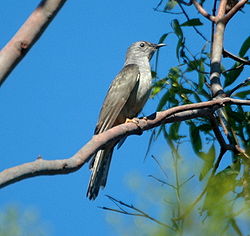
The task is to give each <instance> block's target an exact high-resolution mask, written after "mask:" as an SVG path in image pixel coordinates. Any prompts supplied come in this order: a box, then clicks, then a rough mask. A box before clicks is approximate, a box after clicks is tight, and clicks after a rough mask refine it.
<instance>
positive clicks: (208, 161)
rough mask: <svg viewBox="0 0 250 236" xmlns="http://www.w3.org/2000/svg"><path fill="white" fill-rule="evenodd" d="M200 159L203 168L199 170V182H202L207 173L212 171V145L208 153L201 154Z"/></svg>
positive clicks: (213, 150) (213, 148)
mask: <svg viewBox="0 0 250 236" xmlns="http://www.w3.org/2000/svg"><path fill="white" fill-rule="evenodd" d="M201 157H202V159H203V160H204V164H203V167H202V169H201V173H200V177H199V180H203V179H204V177H206V175H207V173H208V172H209V171H210V170H211V169H212V167H213V163H214V159H215V147H214V144H212V145H211V147H210V149H209V150H208V153H203V154H202V155H201Z"/></svg>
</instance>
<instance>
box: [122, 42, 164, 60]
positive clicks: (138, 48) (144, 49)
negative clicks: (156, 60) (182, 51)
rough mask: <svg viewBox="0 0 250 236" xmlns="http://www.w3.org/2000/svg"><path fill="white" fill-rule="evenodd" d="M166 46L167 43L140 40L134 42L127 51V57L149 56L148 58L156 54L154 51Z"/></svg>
mask: <svg viewBox="0 0 250 236" xmlns="http://www.w3.org/2000/svg"><path fill="white" fill-rule="evenodd" d="M163 46H165V44H163V43H160V44H155V43H150V42H146V41H138V42H135V43H133V44H132V45H131V46H130V47H129V48H128V51H127V56H126V58H127V59H128V58H143V57H147V58H148V60H150V59H151V58H152V56H153V55H154V52H155V51H156V50H157V49H158V48H160V47H163Z"/></svg>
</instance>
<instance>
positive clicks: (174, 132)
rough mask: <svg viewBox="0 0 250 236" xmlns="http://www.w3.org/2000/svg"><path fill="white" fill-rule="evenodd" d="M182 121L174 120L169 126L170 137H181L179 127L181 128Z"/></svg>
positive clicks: (176, 138) (174, 138) (175, 138)
mask: <svg viewBox="0 0 250 236" xmlns="http://www.w3.org/2000/svg"><path fill="white" fill-rule="evenodd" d="M180 125H181V122H174V123H172V124H171V125H170V128H169V137H170V138H171V139H172V140H178V139H179V138H180V136H179V128H180Z"/></svg>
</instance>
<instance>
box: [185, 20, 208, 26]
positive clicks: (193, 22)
mask: <svg viewBox="0 0 250 236" xmlns="http://www.w3.org/2000/svg"><path fill="white" fill-rule="evenodd" d="M199 25H203V23H202V22H201V21H200V19H199V18H194V19H190V20H188V21H186V22H184V23H183V24H181V26H199Z"/></svg>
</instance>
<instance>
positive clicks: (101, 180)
mask: <svg viewBox="0 0 250 236" xmlns="http://www.w3.org/2000/svg"><path fill="white" fill-rule="evenodd" d="M163 46H165V44H163V43H159V44H154V43H150V42H147V41H138V42H135V43H133V44H132V45H131V46H130V47H129V48H128V49H127V53H126V59H125V63H124V66H123V68H122V70H121V71H120V72H119V73H118V75H117V76H116V77H115V79H114V80H113V81H112V83H111V85H110V87H109V89H108V92H107V94H106V97H105V99H104V102H103V105H102V108H101V111H100V114H99V120H98V122H97V125H96V128H95V132H94V134H95V135H97V134H99V133H102V132H104V131H106V130H108V129H110V128H112V127H114V126H117V125H119V124H122V123H124V122H125V121H126V120H127V119H132V118H134V117H137V115H138V114H139V113H140V112H141V110H142V108H143V107H144V105H145V103H146V101H147V100H148V98H149V95H150V92H151V87H152V75H151V67H150V63H149V62H150V59H151V58H152V56H153V54H154V52H155V51H156V50H157V49H159V48H160V47H163ZM118 143H119V141H114V142H111V143H109V144H108V145H106V146H105V147H104V148H103V149H101V150H99V151H98V152H97V153H96V154H95V155H94V156H93V157H92V160H91V163H90V169H91V171H92V173H91V177H90V180H89V185H88V190H87V197H88V198H89V199H90V200H94V199H95V198H96V197H97V195H98V193H99V189H100V188H101V187H103V188H104V187H105V185H106V182H107V177H108V171H109V167H110V163H111V159H112V154H113V150H114V147H115V146H116V145H117V144H118Z"/></svg>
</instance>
